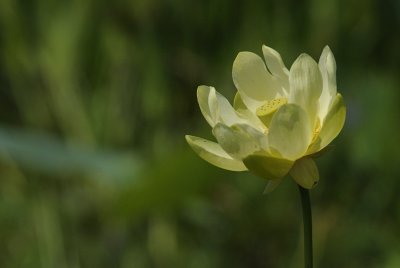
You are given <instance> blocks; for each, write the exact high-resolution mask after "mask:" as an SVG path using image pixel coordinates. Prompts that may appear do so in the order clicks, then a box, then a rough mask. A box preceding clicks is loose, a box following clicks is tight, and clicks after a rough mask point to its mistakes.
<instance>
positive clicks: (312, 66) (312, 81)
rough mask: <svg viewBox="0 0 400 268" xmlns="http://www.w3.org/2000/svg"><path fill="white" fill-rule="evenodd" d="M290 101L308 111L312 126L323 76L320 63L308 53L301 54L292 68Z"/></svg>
mask: <svg viewBox="0 0 400 268" xmlns="http://www.w3.org/2000/svg"><path fill="white" fill-rule="evenodd" d="M289 80H290V95H289V103H296V104H298V105H299V106H300V107H302V108H303V109H304V111H306V112H307V114H308V116H309V119H310V124H311V125H310V127H311V128H313V127H314V124H315V122H316V119H317V113H318V106H319V103H318V102H319V97H320V96H321V92H322V77H321V72H320V71H319V68H318V64H317V63H316V62H315V61H314V60H313V59H312V58H311V57H310V56H309V55H307V54H301V55H300V56H299V57H298V58H297V59H296V61H295V62H294V63H293V65H292V68H291V69H290V75H289Z"/></svg>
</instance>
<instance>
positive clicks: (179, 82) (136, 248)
mask: <svg viewBox="0 0 400 268" xmlns="http://www.w3.org/2000/svg"><path fill="white" fill-rule="evenodd" d="M399 29H400V2H399V1H396V0H388V1H378V0H375V1H374V0H363V1H360V0H346V1H345V0H329V1H316V0H309V1H306V2H304V3H300V2H299V1H295V0H284V1H281V0H280V1H278V0H272V1H236V2H235V3H233V1H228V0H221V1H211V0H207V1H201V3H200V2H190V1H184V0H167V1H156V0H146V1H142V0H131V1H129V2H128V1H122V0H116V1H113V2H112V3H111V2H110V1H95V0H85V1H79V0H73V1H49V0H34V1H13V0H1V1H0V252H1V253H0V266H1V267H44V268H47V267H49V268H50V267H135V268H142V267H143V268H147V267H157V268H164V267H183V268H186V267H188V268H204V267H207V268H220V267H232V268H242V267H255V268H257V267H302V237H301V228H302V226H301V210H300V203H299V202H300V201H299V196H298V193H297V187H296V185H295V184H294V183H293V181H292V180H291V179H290V178H287V179H286V180H285V181H284V182H283V183H282V185H281V186H280V187H278V188H277V189H276V190H275V191H274V192H273V193H271V194H269V195H262V192H263V189H264V187H265V182H264V181H263V180H262V179H260V178H257V177H255V176H253V175H251V174H248V173H234V172H229V171H224V170H220V169H218V168H215V167H213V166H211V165H209V164H208V163H206V162H204V161H203V160H201V159H200V158H198V156H197V155H196V154H195V153H194V152H192V151H191V149H190V148H189V146H188V145H187V144H186V142H185V140H184V135H185V134H193V135H196V136H202V137H206V138H210V139H212V136H211V132H210V129H209V126H208V125H207V123H206V121H205V120H204V119H203V118H202V116H201V113H200V110H199V108H198V105H197V100H196V87H197V86H198V85H201V84H206V85H212V86H215V87H216V89H217V90H219V91H220V92H221V93H222V94H224V95H225V96H227V97H228V98H229V99H230V100H232V98H233V96H234V93H235V88H234V85H233V82H232V78H231V68H232V63H233V60H234V58H235V57H236V55H237V53H238V52H239V51H244V50H247V51H252V52H255V53H257V54H259V55H261V45H262V44H266V45H268V46H271V47H273V48H275V49H276V50H278V51H279V52H280V53H281V55H282V57H283V60H284V62H285V63H286V65H287V67H290V66H291V64H292V62H293V61H294V60H295V59H296V57H297V55H299V54H300V53H303V52H306V53H308V54H310V55H311V56H312V57H313V58H314V59H316V60H318V58H319V55H320V53H321V51H322V49H323V47H324V46H325V45H329V46H330V48H331V49H332V51H333V53H334V55H335V57H336V62H337V66H338V72H337V81H338V90H339V92H341V93H342V95H343V96H344V100H345V102H346V104H347V109H348V115H347V120H346V124H345V127H344V130H343V131H342V133H341V134H340V136H339V137H338V138H337V139H336V140H335V141H334V143H333V144H334V145H335V146H334V149H333V150H331V151H329V152H328V153H327V154H326V155H324V157H322V158H320V159H318V160H317V163H318V166H319V167H320V174H321V180H320V183H319V185H318V186H317V187H316V188H315V189H313V190H312V192H311V198H312V206H313V213H314V237H315V262H316V266H317V267H353V268H356V267H393V268H394V267H400V254H399V252H400V238H399V237H400V229H399V224H400V194H399V193H400V180H399V178H400V171H399V165H400V155H399V152H398V151H399V148H400V140H399V137H400V124H399V122H400V105H399V101H400V76H399V69H400V68H399V67H400V66H399V62H400V50H399V47H400V32H399Z"/></svg>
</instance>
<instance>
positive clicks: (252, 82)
mask: <svg viewBox="0 0 400 268" xmlns="http://www.w3.org/2000/svg"><path fill="white" fill-rule="evenodd" d="M232 78H233V82H234V83H235V86H236V88H237V89H238V91H239V93H240V96H241V97H242V99H243V102H244V103H245V104H246V106H247V107H248V108H249V109H250V110H252V111H253V112H255V110H256V109H257V108H258V107H259V106H261V105H262V104H264V103H265V102H266V101H268V100H272V99H274V98H275V97H276V96H277V94H278V93H279V92H280V91H281V88H280V87H279V85H278V84H277V83H276V81H275V80H274V78H273V77H272V75H271V74H270V73H269V72H268V70H267V68H266V66H265V64H264V62H263V60H262V59H261V58H260V57H259V56H258V55H256V54H254V53H251V52H240V53H239V54H238V55H237V57H236V59H235V61H234V62H233V68H232Z"/></svg>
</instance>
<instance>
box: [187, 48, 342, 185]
mask: <svg viewBox="0 0 400 268" xmlns="http://www.w3.org/2000/svg"><path fill="white" fill-rule="evenodd" d="M262 51H263V54H264V59H265V63H264V61H263V59H262V58H261V57H259V56H258V55H256V54H254V53H251V52H240V53H239V54H238V55H237V57H236V59H235V61H234V63H233V68H232V77H233V82H234V84H235V86H236V88H237V93H236V96H235V99H234V102H233V106H232V105H231V104H230V103H229V101H228V100H227V99H226V98H225V97H224V96H222V95H221V94H220V93H218V92H217V91H216V90H215V88H213V87H210V86H199V87H198V89H197V99H198V103H199V106H200V110H201V112H202V114H203V116H204V118H205V119H206V121H207V122H208V124H209V125H210V126H211V128H212V133H213V135H214V137H215V139H216V141H217V142H213V141H209V140H205V139H203V138H199V137H195V136H189V135H186V140H187V142H188V143H189V145H190V146H191V147H192V149H193V150H194V151H195V152H196V153H197V154H198V155H199V156H200V157H201V158H203V159H204V160H206V161H208V162H209V163H211V164H213V165H215V166H217V167H220V168H223V169H227V170H231V171H245V170H249V171H250V172H252V173H254V174H256V175H258V176H260V177H262V178H265V179H267V180H269V184H268V185H267V188H266V191H271V190H273V189H274V188H275V187H276V186H277V185H278V184H279V183H280V182H281V180H282V178H284V177H285V176H286V175H287V174H290V176H291V177H292V178H293V179H294V181H295V182H296V183H297V184H299V185H300V186H302V187H304V188H307V189H310V188H312V187H314V186H315V185H316V184H317V182H318V180H319V172H318V168H317V166H316V164H315V162H314V160H313V156H315V155H316V153H318V152H319V151H321V150H322V149H324V148H325V147H326V146H327V145H328V144H329V143H330V142H332V140H333V139H334V138H335V137H336V136H337V135H338V134H339V132H340V131H341V129H342V127H343V124H344V121H345V117H346V107H345V106H344V103H343V99H342V96H341V95H340V94H339V93H337V89H336V62H335V58H334V56H333V54H332V52H331V50H330V49H329V47H328V46H326V47H325V48H324V50H323V51H322V54H321V57H320V59H319V63H317V62H316V61H315V60H314V59H312V58H311V57H310V56H309V55H307V54H301V55H300V56H299V57H298V58H297V59H296V61H295V62H294V63H293V65H292V67H291V68H290V71H289V70H288V69H287V68H286V67H285V65H284V63H283V61H282V58H281V56H280V54H279V53H278V52H277V51H275V50H274V49H272V48H270V47H267V46H263V47H262Z"/></svg>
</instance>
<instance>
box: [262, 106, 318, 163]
mask: <svg viewBox="0 0 400 268" xmlns="http://www.w3.org/2000/svg"><path fill="white" fill-rule="evenodd" d="M309 126H310V123H309V119H308V116H307V114H306V112H305V111H304V110H303V109H302V108H301V107H300V106H298V105H296V104H285V105H283V106H282V107H281V108H279V110H278V111H277V112H276V113H275V114H274V116H273V117H272V121H271V124H270V128H269V134H268V142H269V146H270V149H271V153H275V152H278V153H279V154H280V156H282V157H283V158H286V159H289V160H296V159H298V158H300V157H302V156H303V155H304V153H305V152H306V150H307V148H308V146H309V144H310V142H311V138H312V131H311V128H310V127H309Z"/></svg>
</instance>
